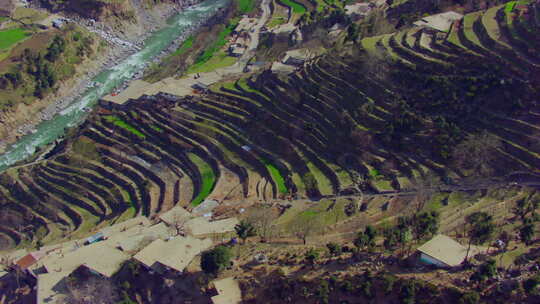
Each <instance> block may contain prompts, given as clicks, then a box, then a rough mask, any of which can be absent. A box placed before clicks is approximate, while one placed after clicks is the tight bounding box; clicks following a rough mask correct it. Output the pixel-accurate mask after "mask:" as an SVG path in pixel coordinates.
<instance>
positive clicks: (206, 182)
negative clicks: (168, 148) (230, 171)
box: [188, 153, 216, 206]
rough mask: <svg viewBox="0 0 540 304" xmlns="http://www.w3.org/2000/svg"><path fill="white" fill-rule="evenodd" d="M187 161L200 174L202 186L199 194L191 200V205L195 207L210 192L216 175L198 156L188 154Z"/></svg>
mask: <svg viewBox="0 0 540 304" xmlns="http://www.w3.org/2000/svg"><path fill="white" fill-rule="evenodd" d="M188 157H189V159H190V160H191V161H192V162H193V163H194V164H195V165H196V166H197V168H198V169H199V172H200V173H201V179H202V185H201V189H200V191H199V194H198V195H197V196H196V197H195V198H194V199H193V201H192V202H191V205H193V206H197V205H199V204H200V203H202V202H203V201H204V200H205V199H206V197H207V196H208V195H210V193H211V192H212V189H213V188H214V185H215V183H216V175H215V174H214V170H212V167H210V165H209V164H208V163H207V162H205V161H204V160H202V159H201V158H200V157H199V156H197V155H195V154H193V153H189V154H188Z"/></svg>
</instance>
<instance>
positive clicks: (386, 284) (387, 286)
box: [382, 274, 397, 295]
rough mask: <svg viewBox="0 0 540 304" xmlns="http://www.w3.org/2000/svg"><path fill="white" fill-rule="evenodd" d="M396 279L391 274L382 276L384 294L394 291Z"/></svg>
mask: <svg viewBox="0 0 540 304" xmlns="http://www.w3.org/2000/svg"><path fill="white" fill-rule="evenodd" d="M396 281H397V278H396V277H395V276H393V275H391V274H385V275H383V279H382V286H383V290H384V293H385V294H387V295H388V294H390V293H392V290H393V289H394V284H395V283H396Z"/></svg>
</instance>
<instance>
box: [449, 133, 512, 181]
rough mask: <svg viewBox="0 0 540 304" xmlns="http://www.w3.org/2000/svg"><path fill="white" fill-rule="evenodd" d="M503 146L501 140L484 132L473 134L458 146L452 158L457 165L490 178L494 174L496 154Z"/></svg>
mask: <svg viewBox="0 0 540 304" xmlns="http://www.w3.org/2000/svg"><path fill="white" fill-rule="evenodd" d="M501 146H502V144H501V142H500V140H498V139H497V138H496V137H494V136H493V135H491V134H489V133H487V131H483V132H482V133H478V134H471V135H469V136H467V138H465V140H464V141H463V142H461V143H460V144H459V145H457V146H456V148H455V149H454V151H453V154H452V157H453V159H454V161H455V163H456V165H457V166H458V167H459V168H461V169H464V170H471V171H472V172H473V174H478V175H480V176H489V175H491V174H492V173H493V164H494V161H495V159H496V156H497V154H496V153H494V152H495V151H496V150H497V149H499V148H500V147H501Z"/></svg>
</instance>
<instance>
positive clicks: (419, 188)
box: [412, 173, 440, 212]
mask: <svg viewBox="0 0 540 304" xmlns="http://www.w3.org/2000/svg"><path fill="white" fill-rule="evenodd" d="M439 185H440V180H439V177H438V176H437V175H435V174H433V173H427V174H425V175H422V176H420V177H418V178H416V179H415V180H414V182H413V185H412V186H413V189H414V190H415V191H416V195H415V197H414V200H415V202H416V212H420V211H422V209H424V206H425V205H426V203H427V202H428V201H429V200H430V199H431V198H432V197H433V194H435V193H436V192H437V191H438V187H439Z"/></svg>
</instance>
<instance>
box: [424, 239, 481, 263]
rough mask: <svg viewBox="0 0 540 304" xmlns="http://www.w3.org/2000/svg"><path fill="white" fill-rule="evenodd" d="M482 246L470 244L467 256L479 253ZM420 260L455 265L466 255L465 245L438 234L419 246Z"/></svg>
mask: <svg viewBox="0 0 540 304" xmlns="http://www.w3.org/2000/svg"><path fill="white" fill-rule="evenodd" d="M481 250H482V248H480V247H477V246H471V250H470V252H469V256H470V257H472V256H474V255H475V254H477V253H479V252H480V251H481ZM417 251H418V252H419V253H420V262H422V263H424V264H428V265H434V266H437V267H443V268H446V267H456V266H459V265H461V263H462V262H463V261H464V260H465V257H466V256H467V247H466V246H463V245H461V244H460V243H458V242H456V241H454V240H453V239H452V238H450V237H447V236H446V235H442V234H438V235H436V236H435V237H433V238H432V239H431V240H429V241H428V242H426V243H425V244H424V245H422V246H420V247H419V248H418V249H417Z"/></svg>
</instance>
